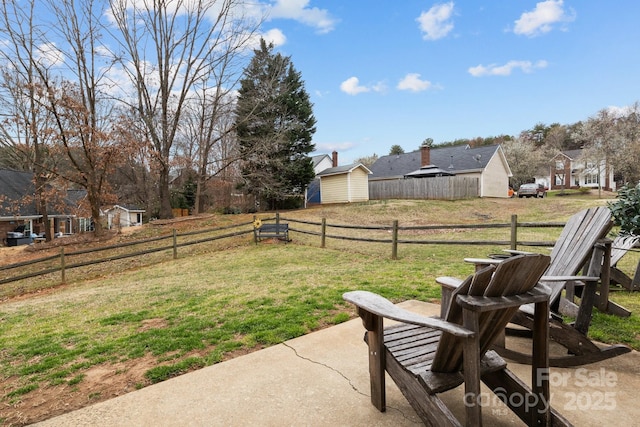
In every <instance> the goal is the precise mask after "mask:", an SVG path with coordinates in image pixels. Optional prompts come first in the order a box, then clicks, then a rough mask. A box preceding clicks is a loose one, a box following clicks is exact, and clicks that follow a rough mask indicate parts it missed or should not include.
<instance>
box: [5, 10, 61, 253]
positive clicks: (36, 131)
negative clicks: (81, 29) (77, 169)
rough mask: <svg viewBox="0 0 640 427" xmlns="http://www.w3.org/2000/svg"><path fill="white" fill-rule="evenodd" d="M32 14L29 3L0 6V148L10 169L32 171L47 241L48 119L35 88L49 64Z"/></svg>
mask: <svg viewBox="0 0 640 427" xmlns="http://www.w3.org/2000/svg"><path fill="white" fill-rule="evenodd" d="M35 9H36V3H35V0H31V1H27V2H18V1H8V0H5V1H3V2H2V16H1V17H0V19H1V20H2V21H1V27H0V34H2V36H3V38H4V40H5V43H4V45H3V48H2V49H0V58H1V59H2V73H1V74H0V78H1V81H0V106H1V113H0V114H1V121H0V145H2V146H3V147H5V148H6V150H5V153H6V155H7V156H11V162H12V164H13V165H15V166H17V167H18V168H19V169H23V170H28V171H31V172H33V174H34V180H35V192H36V193H35V197H36V205H37V209H38V212H39V213H40V214H41V215H42V222H43V224H45V227H44V232H45V236H46V239H47V240H51V238H52V235H51V230H50V228H49V227H48V223H49V220H48V212H47V191H46V189H47V184H48V181H49V177H50V174H49V173H48V170H49V169H50V167H51V165H50V164H48V160H49V156H47V146H48V143H49V142H50V141H51V134H50V132H48V131H47V129H48V128H49V126H50V125H51V120H52V117H51V115H50V114H49V112H48V111H47V109H46V108H45V107H44V106H43V103H42V98H43V94H42V90H41V88H42V79H43V78H47V77H48V76H49V75H50V68H51V67H52V66H53V64H52V63H51V62H49V61H48V60H47V58H46V52H43V50H42V46H43V45H45V40H46V37H45V35H44V34H45V29H44V28H42V27H41V26H39V25H37V24H36V17H35V15H36V12H35Z"/></svg>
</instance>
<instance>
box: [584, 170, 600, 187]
mask: <svg viewBox="0 0 640 427" xmlns="http://www.w3.org/2000/svg"><path fill="white" fill-rule="evenodd" d="M599 183H600V176H599V175H598V174H597V173H590V174H587V175H585V177H584V184H585V185H589V184H591V185H593V184H599Z"/></svg>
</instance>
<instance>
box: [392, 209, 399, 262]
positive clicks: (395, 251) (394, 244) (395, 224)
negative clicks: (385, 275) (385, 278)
mask: <svg viewBox="0 0 640 427" xmlns="http://www.w3.org/2000/svg"><path fill="white" fill-rule="evenodd" d="M391 259H398V220H397V219H396V220H395V221H393V240H392V243H391Z"/></svg>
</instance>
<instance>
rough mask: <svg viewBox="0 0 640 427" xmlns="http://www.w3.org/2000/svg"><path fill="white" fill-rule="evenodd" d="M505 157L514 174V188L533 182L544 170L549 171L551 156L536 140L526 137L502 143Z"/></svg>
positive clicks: (512, 179)
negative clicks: (537, 144) (539, 146)
mask: <svg viewBox="0 0 640 427" xmlns="http://www.w3.org/2000/svg"><path fill="white" fill-rule="evenodd" d="M502 149H503V150H504V155H505V157H506V158H507V161H508V162H509V168H510V169H511V172H512V173H513V177H512V178H511V181H512V185H513V186H514V188H517V187H518V186H520V184H524V183H527V182H531V180H532V179H533V178H534V177H535V176H536V175H538V174H541V172H542V171H543V170H544V172H545V175H546V171H548V169H549V165H548V159H549V156H548V155H547V153H545V150H543V149H541V148H538V147H537V146H536V142H535V140H533V139H531V138H526V137H524V138H523V137H520V138H515V139H512V140H509V141H505V142H503V143H502Z"/></svg>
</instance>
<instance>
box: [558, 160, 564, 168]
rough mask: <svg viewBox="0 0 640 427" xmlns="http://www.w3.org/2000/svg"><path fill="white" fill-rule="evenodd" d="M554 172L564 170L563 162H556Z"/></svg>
mask: <svg viewBox="0 0 640 427" xmlns="http://www.w3.org/2000/svg"><path fill="white" fill-rule="evenodd" d="M556 170H564V162H561V161H557V162H556Z"/></svg>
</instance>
